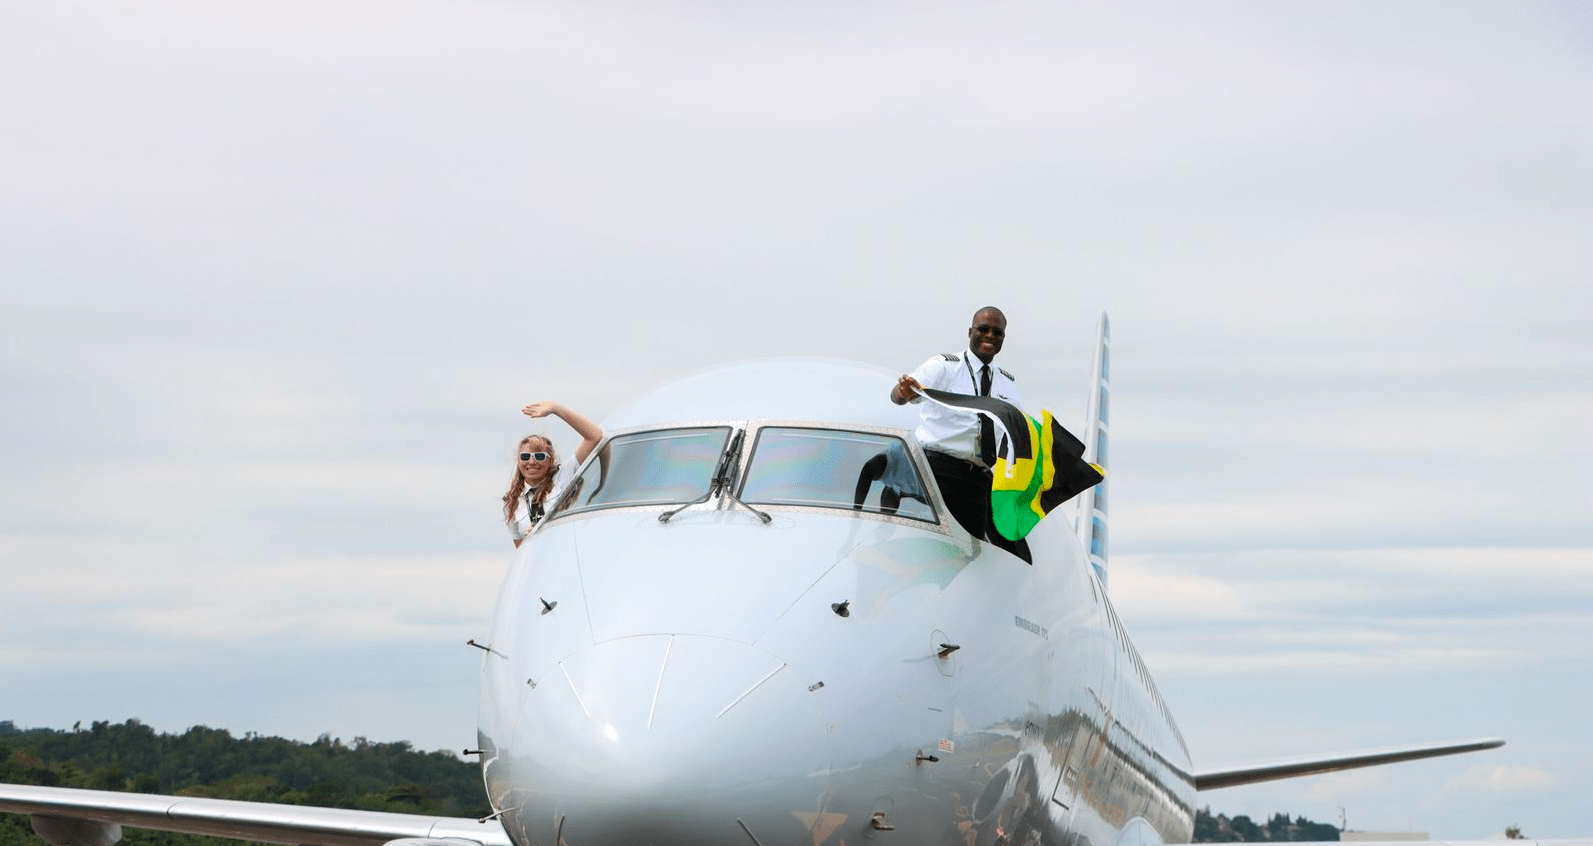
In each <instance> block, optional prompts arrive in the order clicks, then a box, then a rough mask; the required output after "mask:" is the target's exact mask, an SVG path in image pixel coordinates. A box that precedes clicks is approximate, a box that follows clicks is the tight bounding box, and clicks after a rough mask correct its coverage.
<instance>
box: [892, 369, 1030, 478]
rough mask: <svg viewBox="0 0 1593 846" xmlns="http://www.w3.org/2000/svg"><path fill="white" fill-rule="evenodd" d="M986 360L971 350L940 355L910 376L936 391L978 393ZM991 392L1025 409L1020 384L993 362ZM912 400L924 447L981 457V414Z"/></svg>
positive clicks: (967, 457) (967, 458) (972, 459)
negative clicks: (980, 372) (920, 419)
mask: <svg viewBox="0 0 1593 846" xmlns="http://www.w3.org/2000/svg"><path fill="white" fill-rule="evenodd" d="M984 366H985V363H984V362H982V361H980V360H979V357H978V356H976V355H974V354H973V353H972V352H969V351H968V350H963V351H962V352H961V353H959V354H958V355H957V356H956V357H954V358H951V359H948V358H946V356H944V355H937V356H935V357H933V358H931V359H929V360H928V361H925V362H924V363H923V364H920V365H919V366H918V369H917V370H914V371H913V372H912V373H911V374H909V375H911V376H912V377H913V378H914V379H917V380H918V384H920V385H923V386H924V387H926V388H931V389H933V390H937V391H949V392H951V393H954V394H972V395H975V396H977V395H978V394H979V370H980V368H982V367H984ZM990 395H991V396H993V397H995V398H997V399H1001V400H1006V401H1007V402H1009V403H1012V404H1013V405H1015V406H1017V407H1018V408H1020V409H1021V408H1023V396H1022V395H1021V394H1019V393H1018V386H1017V385H1016V384H1014V383H1013V381H1012V377H1011V376H1008V375H1007V372H1006V371H1005V370H1002V369H1001V368H999V367H997V366H995V364H991V365H990ZM911 402H914V403H917V404H918V405H919V412H920V414H921V415H922V422H920V423H919V424H918V428H917V429H916V430H915V434H916V435H917V436H918V442H919V443H920V444H921V445H923V447H924V449H927V450H933V451H935V452H943V453H946V454H947V455H951V456H955V457H957V458H960V459H962V460H964V461H970V462H973V463H974V464H982V463H983V462H981V461H980V460H979V415H977V414H975V413H973V412H972V411H960V410H958V409H954V408H947V407H946V406H944V405H941V404H939V403H933V402H924V398H923V397H920V396H914V397H913V398H912V400H911Z"/></svg>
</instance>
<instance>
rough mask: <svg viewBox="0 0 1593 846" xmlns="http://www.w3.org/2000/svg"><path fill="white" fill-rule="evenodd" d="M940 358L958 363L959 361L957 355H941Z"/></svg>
mask: <svg viewBox="0 0 1593 846" xmlns="http://www.w3.org/2000/svg"><path fill="white" fill-rule="evenodd" d="M940 357H941V358H944V359H945V360H947V361H956V360H957V354H956V353H941V354H940Z"/></svg>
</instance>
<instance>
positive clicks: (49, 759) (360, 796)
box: [0, 720, 492, 846]
mask: <svg viewBox="0 0 1593 846" xmlns="http://www.w3.org/2000/svg"><path fill="white" fill-rule="evenodd" d="M0 782H9V783H12V784H38V785H45V786H59V787H81V788H87V789H90V790H124V791H131V792H136V793H165V794H175V795H178V796H206V797H211V798H216V799H243V800H248V801H252V802H281V803H285V804H290V805H319V806H322V807H334V808H361V809H365V810H371V811H392V812H396V813H405V814H427V815H436V816H449V817H483V816H486V815H487V814H489V813H491V812H492V811H491V809H490V808H489V807H488V806H487V802H486V795H485V793H484V792H483V790H482V786H481V775H480V771H479V769H478V768H477V766H476V764H475V763H474V762H470V761H462V760H460V759H459V758H458V757H457V756H456V755H454V754H453V753H451V752H417V751H415V750H414V749H413V748H411V747H410V745H409V743H407V742H405V741H398V742H394V743H371V742H369V741H367V740H366V739H365V738H363V737H356V738H354V740H353V742H351V743H347V744H345V743H344V742H343V741H342V740H341V739H340V738H331V737H327V736H325V735H322V736H321V738H320V739H318V740H316V741H315V742H314V743H301V742H299V741H296V740H286V739H283V738H280V737H260V736H258V735H254V734H249V735H245V736H244V737H241V738H238V737H233V736H232V734H231V733H230V732H228V731H227V730H226V729H213V728H207V727H205V726H194V727H193V728H191V729H188V730H187V731H185V732H183V733H181V734H157V733H155V730H154V729H152V728H150V727H149V726H146V725H144V724H143V723H140V722H139V721H138V720H128V721H127V722H125V723H117V724H112V723H108V722H96V723H93V724H92V725H90V726H88V727H86V728H81V729H76V730H69V731H58V730H55V729H19V728H17V727H16V726H15V725H14V724H13V723H11V722H10V721H0ZM43 843H44V841H43V840H42V839H41V838H39V837H38V836H37V835H35V834H34V833H33V829H32V828H31V827H30V826H29V825H28V818H27V817H26V816H22V815H17V814H0V846H42V844H43ZM122 843H123V844H127V846H237V843H238V841H236V840H224V839H221V838H214V837H201V836H198V835H188V834H174V833H167V832H155V831H147V830H144V829H134V828H128V827H124V828H123V836H122Z"/></svg>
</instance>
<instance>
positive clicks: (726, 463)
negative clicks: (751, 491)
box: [658, 429, 774, 524]
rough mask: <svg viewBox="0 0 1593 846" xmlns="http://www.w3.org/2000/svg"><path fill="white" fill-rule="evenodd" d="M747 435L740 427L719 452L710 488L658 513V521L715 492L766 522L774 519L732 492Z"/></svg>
mask: <svg viewBox="0 0 1593 846" xmlns="http://www.w3.org/2000/svg"><path fill="white" fill-rule="evenodd" d="M746 435H747V431H746V430H745V429H738V430H737V431H736V434H735V437H732V438H731V439H730V443H729V444H728V445H727V446H726V447H725V451H724V452H721V453H720V454H719V463H718V464H717V465H715V466H714V475H713V478H712V479H710V480H709V481H708V490H707V491H706V492H705V493H704V494H703V495H702V496H700V497H697V498H696V499H694V500H692V501H691V502H687V503H682V504H681V505H679V506H677V507H675V508H671V509H670V510H668V511H665V512H664V513H662V514H660V515H658V522H660V523H668V522H669V518H671V517H673V516H675V515H676V514H679V513H680V512H682V511H685V510H686V509H688V508H690V507H692V506H693V505H700V504H702V503H704V502H707V501H708V500H710V499H712V498H713V497H714V495H715V494H723V495H724V496H727V497H729V498H730V501H731V502H734V503H735V504H737V505H739V506H741V507H742V508H745V509H747V510H748V511H751V512H752V513H753V514H756V515H758V519H759V520H762V521H763V522H764V523H765V524H768V523H769V521H771V520H773V519H774V518H773V517H770V516H769V515H768V514H766V513H764V512H762V511H759V510H758V509H756V508H753V507H752V506H750V505H748V504H746V503H745V502H742V501H741V498H740V497H738V496H736V495H735V494H733V493H731V492H730V490H731V488H732V487H733V486H734V483H735V477H736V465H738V464H740V463H741V442H742V440H743V439H744V438H745V437H746Z"/></svg>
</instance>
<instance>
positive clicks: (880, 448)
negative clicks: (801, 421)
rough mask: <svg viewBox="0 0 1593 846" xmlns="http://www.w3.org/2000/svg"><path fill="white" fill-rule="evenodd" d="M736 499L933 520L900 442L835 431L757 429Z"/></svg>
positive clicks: (902, 444) (885, 436) (918, 481)
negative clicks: (756, 438) (745, 474)
mask: <svg viewBox="0 0 1593 846" xmlns="http://www.w3.org/2000/svg"><path fill="white" fill-rule="evenodd" d="M741 498H742V499H743V500H745V501H747V502H750V503H758V504H760V505H807V506H816V507H819V508H847V509H853V510H859V511H869V512H872V513H875V514H891V515H894V516H897V517H910V518H912V519H915V520H927V521H931V522H935V521H936V519H937V518H936V517H935V510H934V509H933V508H931V507H930V505H929V495H928V494H927V493H925V488H924V484H923V481H922V479H920V478H919V475H918V469H917V468H916V467H914V466H913V462H912V459H911V458H910V457H909V456H908V454H907V445H906V444H904V443H903V442H902V439H901V438H897V437H892V436H890V435H873V434H866V433H863V432H843V431H839V430H836V429H802V428H795V427H781V426H768V427H765V428H764V429H762V430H761V431H759V432H758V442H757V444H756V445H755V446H754V447H753V452H752V463H751V464H750V465H749V466H748V468H747V478H746V481H745V482H744V483H743V484H742V487H741Z"/></svg>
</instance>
